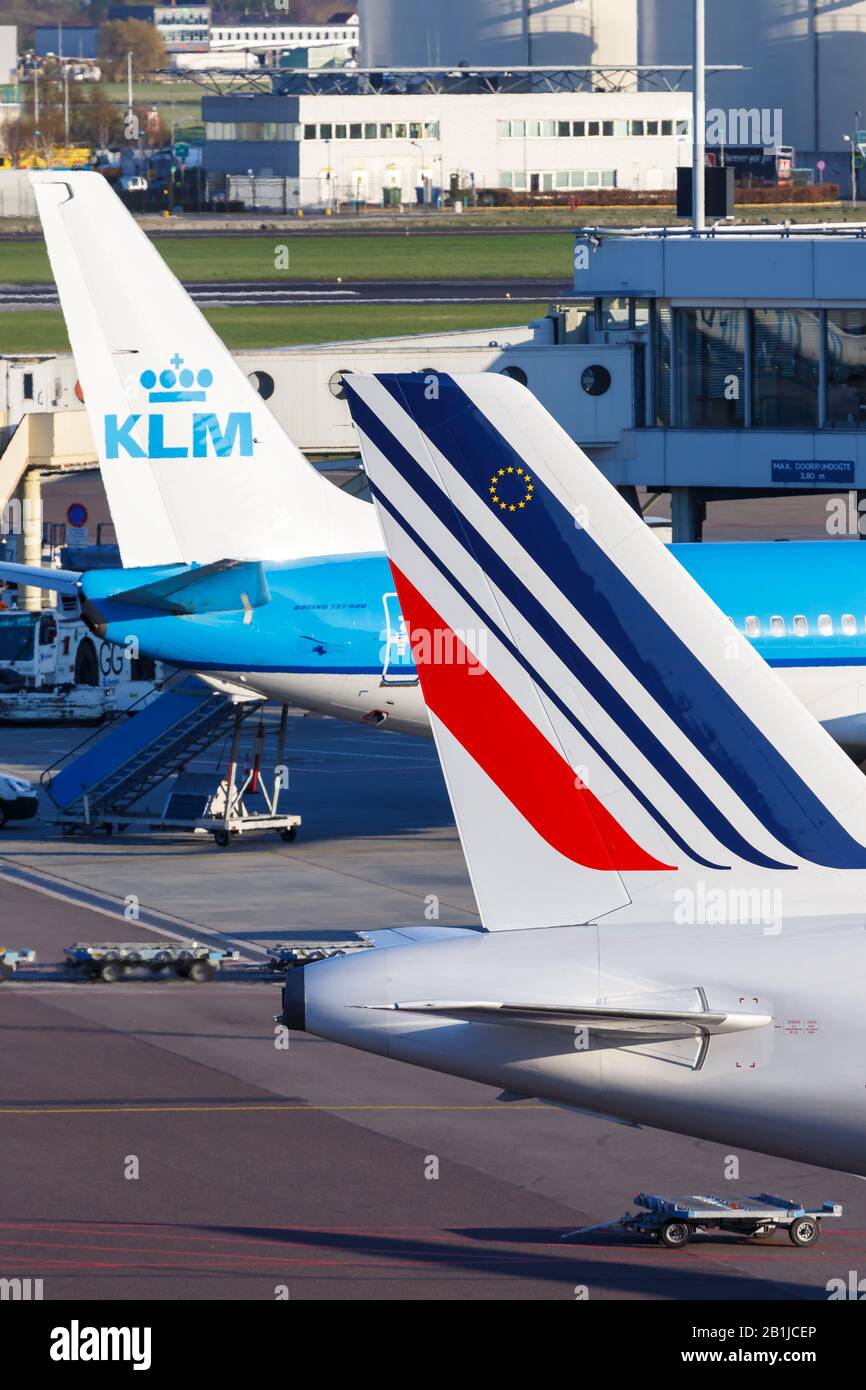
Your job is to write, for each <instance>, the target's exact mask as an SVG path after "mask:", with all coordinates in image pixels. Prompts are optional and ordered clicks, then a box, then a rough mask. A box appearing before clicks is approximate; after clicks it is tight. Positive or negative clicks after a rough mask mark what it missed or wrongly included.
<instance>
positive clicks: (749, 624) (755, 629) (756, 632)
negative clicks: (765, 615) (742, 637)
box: [746, 618, 761, 637]
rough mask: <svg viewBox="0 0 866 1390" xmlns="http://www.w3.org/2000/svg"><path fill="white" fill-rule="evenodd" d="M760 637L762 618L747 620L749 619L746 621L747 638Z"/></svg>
mask: <svg viewBox="0 0 866 1390" xmlns="http://www.w3.org/2000/svg"><path fill="white" fill-rule="evenodd" d="M760 635H761V620H760V618H747V619H746V636H747V637H760Z"/></svg>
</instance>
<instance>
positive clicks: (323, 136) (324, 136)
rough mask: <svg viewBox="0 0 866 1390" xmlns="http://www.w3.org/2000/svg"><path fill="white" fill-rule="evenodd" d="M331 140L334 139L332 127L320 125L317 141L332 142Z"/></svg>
mask: <svg viewBox="0 0 866 1390" xmlns="http://www.w3.org/2000/svg"><path fill="white" fill-rule="evenodd" d="M333 138H334V127H333V126H332V125H320V126H319V139H320V140H333Z"/></svg>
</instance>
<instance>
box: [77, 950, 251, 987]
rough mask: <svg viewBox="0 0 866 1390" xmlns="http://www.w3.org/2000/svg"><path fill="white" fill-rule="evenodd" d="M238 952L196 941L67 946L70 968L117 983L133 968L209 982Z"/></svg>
mask: <svg viewBox="0 0 866 1390" xmlns="http://www.w3.org/2000/svg"><path fill="white" fill-rule="evenodd" d="M238 954H239V953H238V952H237V951H225V950H223V949H222V948H220V947H214V946H202V945H200V943H199V942H197V941H190V942H188V943H187V942H180V943H175V942H172V941H101V942H85V941H76V942H73V944H72V945H71V946H65V947H64V955H65V956H66V968H67V970H71V971H76V972H78V973H79V974H81V975H83V976H85V977H86V978H88V979H98V980H103V981H104V982H105V984H114V982H115V980H120V979H122V978H123V976H124V975H126V974H127V972H129V971H133V970H145V971H147V972H148V973H149V974H150V975H161V974H163V973H164V972H166V973H167V972H171V973H173V974H175V975H177V976H178V977H179V978H180V979H182V980H193V981H194V982H195V983H196V984H206V983H207V981H208V980H212V979H213V978H214V976H215V975H216V973H217V971H218V970H219V969H220V968H221V967H222V966H223V965H224V964H225V963H226V961H235V960H237V959H238Z"/></svg>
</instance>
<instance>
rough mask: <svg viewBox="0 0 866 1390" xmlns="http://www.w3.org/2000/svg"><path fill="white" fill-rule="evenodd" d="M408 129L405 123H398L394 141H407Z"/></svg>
mask: <svg viewBox="0 0 866 1390" xmlns="http://www.w3.org/2000/svg"><path fill="white" fill-rule="evenodd" d="M407 129H408V127H407V126H406V123H405V121H398V122H397V124H396V125H395V127H394V139H395V140H405V139H406V132H407Z"/></svg>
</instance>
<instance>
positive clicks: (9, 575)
mask: <svg viewBox="0 0 866 1390" xmlns="http://www.w3.org/2000/svg"><path fill="white" fill-rule="evenodd" d="M80 579H81V574H80V573H79V572H78V571H77V570H55V569H49V568H48V566H39V565H15V564H2V565H0V580H3V581H4V582H5V583H6V584H27V585H29V586H30V588H32V589H52V590H54V591H55V592H56V593H58V594H74V593H76V592H77V589H78V582H79V580H80Z"/></svg>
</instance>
